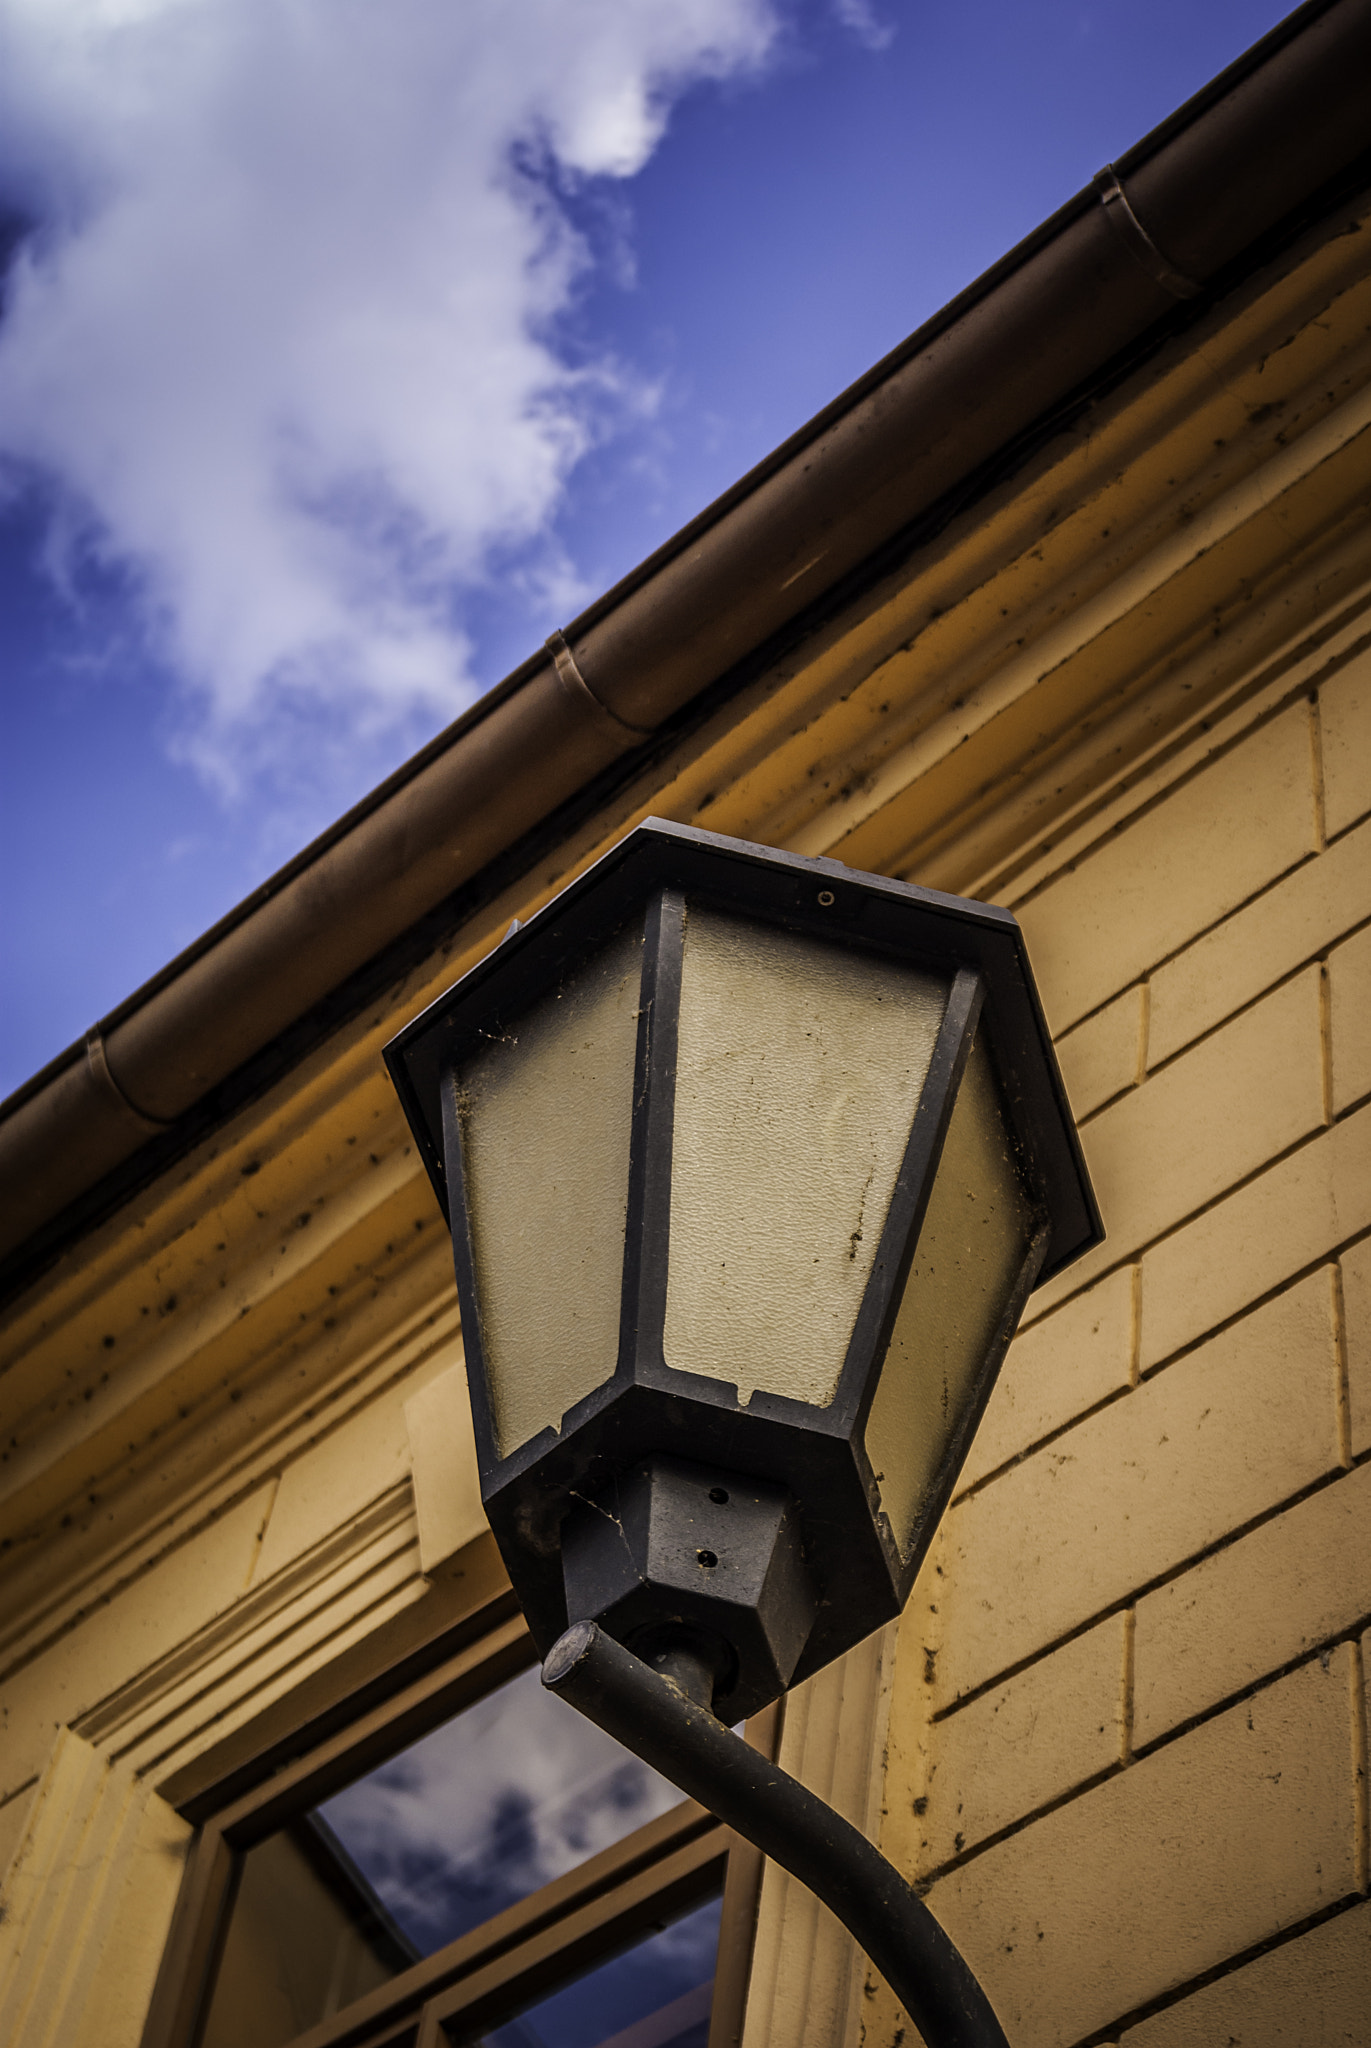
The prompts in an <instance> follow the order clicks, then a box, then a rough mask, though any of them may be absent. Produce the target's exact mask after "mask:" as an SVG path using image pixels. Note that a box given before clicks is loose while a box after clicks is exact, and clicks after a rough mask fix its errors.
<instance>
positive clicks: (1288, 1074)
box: [1043, 967, 1323, 1301]
mask: <svg viewBox="0 0 1371 2048" xmlns="http://www.w3.org/2000/svg"><path fill="white" fill-rule="evenodd" d="M1318 975H1319V970H1318V969H1317V968H1316V967H1311V968H1309V969H1308V970H1307V971H1306V972H1305V973H1304V974H1302V975H1300V976H1299V977H1298V978H1297V979H1296V980H1294V981H1290V982H1287V983H1286V984H1285V986H1284V987H1283V988H1279V989H1277V990H1276V991H1275V992H1274V994H1272V995H1269V996H1267V997H1265V998H1264V999H1263V1001H1261V1002H1260V1003H1257V1004H1255V1005H1254V1006H1253V1008H1252V1009H1250V1010H1244V1011H1243V1013H1242V1015H1241V1016H1239V1017H1235V1018H1234V1019H1233V1021H1232V1022H1231V1023H1229V1024H1226V1025H1225V1026H1224V1028H1223V1029H1222V1031H1216V1032H1215V1033H1214V1035H1213V1037H1212V1038H1206V1039H1204V1040H1203V1041H1202V1042H1201V1043H1200V1044H1199V1045H1197V1046H1194V1047H1193V1048H1192V1049H1191V1051H1189V1052H1187V1053H1183V1054H1182V1056H1181V1057H1180V1059H1178V1060H1175V1061H1173V1063H1172V1064H1171V1065H1170V1066H1169V1067H1164V1068H1163V1069H1162V1071H1161V1072H1160V1073H1159V1074H1152V1075H1150V1076H1149V1078H1148V1079H1147V1081H1146V1082H1145V1083H1144V1084H1143V1086H1142V1087H1141V1088H1135V1089H1133V1090H1132V1091H1131V1093H1129V1094H1128V1095H1125V1096H1123V1097H1122V1098H1121V1099H1120V1100H1119V1101H1118V1102H1115V1103H1113V1104H1112V1105H1111V1106H1110V1108H1108V1109H1105V1110H1102V1111H1101V1112H1100V1114H1099V1116H1097V1117H1096V1118H1094V1120H1093V1121H1092V1122H1091V1123H1089V1124H1087V1125H1086V1127H1085V1129H1084V1131H1083V1132H1082V1133H1081V1139H1082V1143H1083V1144H1084V1146H1085V1156H1086V1159H1087V1161H1088V1162H1089V1166H1090V1172H1091V1176H1092V1178H1093V1180H1094V1183H1095V1192H1096V1194H1097V1195H1098V1196H1099V1200H1100V1208H1101V1210H1102V1211H1103V1214H1104V1222H1105V1229H1106V1231H1107V1232H1108V1239H1107V1242H1106V1243H1104V1244H1102V1245H1101V1246H1100V1247H1099V1249H1098V1250H1097V1251H1094V1252H1091V1253H1089V1254H1088V1255H1087V1256H1086V1258H1084V1259H1083V1260H1081V1261H1080V1263H1079V1264H1078V1265H1076V1266H1073V1267H1070V1268H1068V1270H1067V1271H1066V1272H1065V1273H1063V1274H1062V1275H1061V1277H1060V1279H1057V1280H1052V1281H1049V1282H1048V1284H1047V1286H1046V1287H1045V1288H1044V1289H1043V1298H1044V1300H1045V1301H1051V1300H1053V1299H1054V1298H1057V1299H1060V1297H1061V1296H1062V1295H1064V1294H1066V1293H1067V1292H1069V1291H1071V1290H1074V1289H1075V1288H1077V1287H1079V1286H1080V1284H1081V1282H1082V1280H1085V1279H1088V1278H1090V1277H1091V1275H1092V1274H1093V1273H1095V1272H1098V1271H1099V1270H1100V1269H1101V1268H1102V1267H1104V1266H1107V1265H1114V1264H1116V1263H1117V1261H1118V1260H1119V1259H1120V1258H1122V1257H1127V1256H1128V1255H1129V1254H1130V1253H1132V1252H1135V1251H1138V1250H1140V1249H1141V1248H1142V1246H1143V1245H1145V1244H1148V1243H1149V1242H1150V1241H1151V1240H1152V1239H1153V1238H1155V1237H1158V1236H1159V1235H1160V1234H1161V1232H1162V1231H1164V1230H1169V1229H1171V1228H1172V1227H1173V1226H1174V1225H1175V1224H1177V1223H1179V1222H1181V1221H1182V1219H1183V1218H1184V1217H1186V1216H1189V1215H1193V1214H1194V1213H1195V1212H1196V1211H1197V1210H1199V1209H1202V1208H1204V1207H1205V1205H1206V1204H1207V1203H1209V1202H1212V1201H1213V1200H1214V1199H1215V1198H1216V1197H1217V1196H1219V1195H1221V1194H1223V1193H1224V1192H1225V1191H1226V1190H1227V1189H1229V1188H1231V1187H1232V1186H1234V1184H1235V1183H1236V1182H1238V1181H1240V1180H1244V1179H1245V1178H1246V1177H1247V1176H1248V1175H1249V1174H1251V1173H1255V1172H1257V1171H1258V1170H1259V1168H1261V1167H1262V1166H1263V1165H1264V1164H1265V1163H1266V1161H1267V1160H1269V1159H1272V1158H1274V1157H1275V1156H1276V1155H1277V1154H1278V1153H1280V1152H1283V1151H1285V1150H1286V1148H1287V1147H1288V1146H1291V1145H1293V1144H1295V1143H1296V1141H1297V1140H1298V1139H1300V1138H1302V1137H1304V1136H1306V1135H1307V1134H1308V1133H1309V1132H1310V1131H1313V1130H1317V1129H1318V1127H1319V1125H1320V1124H1321V1123H1322V1122H1323V1069H1322V1059H1323V1051H1322V1038H1321V1029H1320V1020H1319V983H1318Z"/></svg>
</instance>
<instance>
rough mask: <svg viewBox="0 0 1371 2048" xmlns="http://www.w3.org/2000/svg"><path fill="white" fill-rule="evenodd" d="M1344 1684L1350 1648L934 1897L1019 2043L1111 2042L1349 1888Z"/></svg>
mask: <svg viewBox="0 0 1371 2048" xmlns="http://www.w3.org/2000/svg"><path fill="white" fill-rule="evenodd" d="M1350 1682H1351V1651H1350V1649H1349V1648H1348V1646H1346V1645H1344V1646H1342V1647H1341V1648H1340V1649H1338V1650H1337V1651H1335V1652H1334V1654H1333V1656H1332V1657H1331V1658H1330V1659H1329V1663H1328V1668H1327V1669H1326V1670H1325V1669H1324V1668H1323V1666H1322V1665H1321V1663H1320V1662H1319V1660H1318V1659H1317V1658H1316V1659H1315V1660H1314V1662H1313V1663H1312V1664H1308V1665H1305V1666H1303V1667H1302V1668H1301V1669H1300V1670H1299V1671H1296V1672H1293V1673H1291V1675H1290V1676H1289V1677H1288V1678H1285V1679H1282V1680H1281V1681H1279V1682H1278V1683H1277V1684H1275V1685H1272V1686H1270V1687H1268V1688H1267V1689H1266V1690H1265V1691H1263V1692H1260V1693H1258V1694H1256V1695H1255V1696H1254V1697H1253V1698H1252V1699H1250V1700H1244V1701H1242V1702H1241V1703H1240V1704H1239V1705H1238V1706H1236V1707H1233V1708H1230V1709H1229V1711H1228V1712H1227V1713H1225V1714H1220V1715H1217V1716H1216V1717H1215V1718H1214V1719H1213V1720H1212V1721H1207V1722H1205V1723H1203V1724H1202V1725H1201V1726H1200V1727H1199V1728H1196V1729H1194V1730H1192V1731H1191V1733H1190V1734H1188V1735H1185V1736H1182V1737H1181V1738H1179V1739H1178V1740H1177V1741H1175V1742H1171V1743H1167V1744H1166V1745H1165V1747H1164V1748H1162V1749H1159V1750H1155V1751H1154V1752H1153V1754H1152V1755H1151V1756H1150V1757H1147V1758H1145V1759H1144V1760H1143V1761H1142V1762H1141V1763H1138V1764H1135V1765H1133V1766H1132V1767H1131V1768H1130V1769H1129V1770H1126V1771H1123V1772H1122V1773H1121V1774H1120V1775H1119V1776H1118V1777H1115V1778H1111V1779H1108V1780H1106V1782H1105V1783H1104V1784H1103V1785H1098V1786H1096V1787H1095V1788H1094V1790H1093V1791H1090V1792H1087V1793H1085V1794H1084V1795H1083V1796H1082V1797H1081V1798H1079V1799H1074V1800H1072V1801H1070V1803H1069V1804H1068V1805H1066V1806H1063V1807H1060V1808H1058V1809H1057V1811H1056V1812H1054V1813H1051V1814H1048V1815H1046V1816H1045V1817H1044V1818H1043V1819H1042V1820H1039V1821H1036V1822H1034V1823H1033V1824H1031V1825H1030V1826H1029V1827H1027V1828H1025V1829H1023V1830H1022V1831H1021V1832H1020V1833H1018V1834H1016V1835H1011V1836H1010V1837H1009V1838H1008V1840H1006V1841H1004V1842H1001V1843H999V1844H997V1845H996V1846H995V1847H994V1848H992V1849H988V1850H986V1852H985V1854H984V1855H982V1856H978V1857H976V1858H974V1859H973V1860H972V1861H971V1862H970V1863H968V1864H966V1865H964V1866H963V1867H962V1868H961V1869H959V1870H956V1871H954V1872H951V1873H949V1875H948V1876H947V1877H946V1878H944V1879H943V1880H942V1881H941V1882H940V1883H938V1884H936V1885H935V1886H934V1887H933V1889H932V1891H931V1892H930V1894H929V1904H930V1905H931V1906H932V1908H933V1910H934V1912H935V1913H936V1914H937V1915H938V1918H939V1919H940V1920H941V1921H942V1923H943V1925H944V1926H945V1927H946V1928H947V1931H948V1933H949V1934H950V1935H951V1936H952V1938H953V1940H954V1941H955V1942H957V1944H958V1945H959V1946H960V1947H961V1948H962V1949H963V1951H964V1953H965V1955H966V1957H967V1960H968V1962H969V1963H970V1964H971V1966H972V1968H973V1969H974V1970H975V1971H976V1972H977V1974H978V1975H979V1976H980V1978H981V1980H982V1982H983V1983H984V1985H985V1988H986V1990H987V1991H988V1993H989V1994H990V1997H991V1999H992V2001H993V2002H994V2005H995V2008H996V2011H997V2012H998V2013H999V2015H1000V2018H1001V2020H1002V2021H1003V2023H1004V2027H1005V2031H1006V2033H1007V2034H1008V2036H1009V2038H1010V2040H1011V2041H1012V2042H1013V2043H1014V2048H1055V2044H1065V2043H1068V2042H1074V2041H1079V2040H1080V2039H1081V2038H1082V2037H1083V2036H1085V2035H1089V2034H1093V2033H1095V2032H1096V2031H1097V2030H1100V2031H1103V2030H1104V2029H1105V2028H1107V2027H1108V2026H1109V2025H1110V2024H1111V2023H1113V2022H1115V2021H1117V2020H1119V2019H1121V2018H1122V2017H1123V2016H1124V2015H1125V2014H1127V2013H1130V2012H1136V2011H1137V2009H1138V2007H1139V2006H1141V2005H1145V2004H1146V2003H1148V2002H1149V2001H1150V2000H1152V1999H1154V1998H1159V1997H1161V1996H1162V1995H1163V1994H1165V1993H1166V1992H1168V1991H1170V1990H1173V1989H1175V1988H1177V1987H1179V1986H1180V1985H1182V1984H1185V1983H1187V1982H1189V1981H1190V1979H1191V1978H1193V1977H1196V1976H1198V1975H1199V1974H1200V1973H1201V1972H1203V1971H1206V1970H1210V1969H1213V1968H1215V1967H1216V1966H1217V1965H1218V1964H1220V1963H1222V1962H1224V1961H1225V1960H1226V1959H1227V1958H1228V1957H1229V1956H1231V1955H1234V1954H1239V1953H1241V1952H1242V1951H1243V1950H1244V1949H1247V1948H1250V1947H1254V1946H1255V1945H1256V1944H1257V1943H1258V1942H1261V1941H1266V1940H1269V1939H1270V1938H1271V1937H1272V1936H1273V1935H1276V1934H1279V1933H1280V1932H1281V1931H1282V1930H1283V1929H1284V1928H1286V1927H1290V1926H1292V1925H1294V1924H1297V1923H1298V1922H1299V1921H1301V1920H1303V1919H1305V1918H1307V1917H1308V1916H1310V1915H1311V1914H1314V1913H1317V1912H1319V1911H1321V1910H1323V1909H1324V1908H1325V1907H1328V1906H1331V1905H1333V1904H1334V1903H1335V1902H1336V1901H1337V1900H1339V1899H1342V1898H1346V1897H1347V1896H1348V1895H1349V1894H1350V1893H1351V1892H1352V1891H1353V1890H1354V1889H1355V1886H1356V1882H1357V1873H1356V1854H1355V1843H1354V1834H1355V1827H1356V1808H1355V1798H1354V1792H1353V1781H1352V1771H1351V1767H1350V1752H1351V1731H1350V1719H1351V1717H1350V1714H1349V1710H1348V1707H1349V1692H1350ZM1288 2038H1291V2039H1293V2040H1294V2041H1302V2039H1303V2037H1302V2036H1300V2035H1298V2034H1296V2035H1294V2036H1293V2037H1288Z"/></svg>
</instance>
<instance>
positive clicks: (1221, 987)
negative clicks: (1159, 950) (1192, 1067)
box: [1147, 825, 1371, 1066]
mask: <svg viewBox="0 0 1371 2048" xmlns="http://www.w3.org/2000/svg"><path fill="white" fill-rule="evenodd" d="M1368 916H1371V825H1363V826H1362V827H1361V828H1360V829H1359V830H1358V831H1356V832H1350V833H1349V834H1348V835H1347V837H1346V838H1345V839H1340V840H1339V841H1338V842H1337V843H1336V844H1335V845H1334V846H1332V847H1330V849H1329V850H1328V852H1327V853H1323V854H1320V855H1319V856H1318V857H1317V859H1314V860H1309V861H1306V862H1305V863H1304V865H1303V867H1298V868H1296V869H1295V872H1294V873H1293V874H1291V875H1287V876H1286V877H1285V878H1284V880H1283V881H1280V882H1277V883H1276V884H1275V886H1274V887H1273V888H1270V889H1268V890H1266V891H1265V892H1264V893H1263V894H1262V895H1260V896H1259V897H1258V898H1257V899H1256V901H1255V903H1249V904H1247V905H1246V906H1245V908H1244V909H1242V910H1239V911H1237V912H1235V914H1234V915H1233V916H1232V917H1230V918H1226V919H1225V920H1224V922H1223V923H1222V924H1221V925H1217V926H1216V927H1215V929H1214V930H1213V931H1211V932H1206V933H1205V935H1204V937H1203V938H1201V939H1196V941H1195V943H1194V945H1193V946H1187V947H1186V949H1185V951H1184V952H1183V953H1178V954H1177V955H1176V958H1175V959H1174V960H1168V961H1167V962H1166V964H1165V966H1163V967H1159V968H1158V969H1157V971H1156V973H1155V974H1154V975H1153V976H1152V980H1151V984H1150V987H1149V991H1148V999H1149V1015H1148V1023H1147V1056H1148V1061H1149V1063H1150V1064H1151V1065H1152V1066H1157V1065H1159V1064H1160V1063H1161V1061H1163V1060H1167V1059H1170V1058H1171V1057H1172V1055H1173V1054H1174V1053H1177V1052H1179V1051H1180V1050H1181V1048H1182V1047H1183V1046H1186V1045H1189V1043H1190V1041H1191V1040H1192V1039H1193V1038H1198V1037H1199V1036H1200V1034H1201V1033H1202V1032H1205V1031H1209V1030H1212V1029H1213V1027H1214V1026H1215V1025H1216V1024H1221V1023H1222V1022H1223V1020H1224V1018H1225V1017H1231V1016H1232V1014H1233V1012H1234V1011H1235V1010H1238V1009H1241V1008H1242V1006H1243V1004H1244V1003H1250V1002H1251V1001H1252V1000H1253V998H1254V997H1256V996H1259V995H1261V994H1262V992H1263V991H1264V990H1265V989H1268V988H1271V987H1272V986H1273V985H1274V984H1275V983H1276V982H1278V981H1280V980H1281V979H1282V978H1283V977H1284V976H1285V975H1287V974H1289V973H1291V972H1292V971H1293V969H1295V968H1297V967H1302V966H1303V965H1304V963H1305V961H1307V960H1312V959H1314V958H1316V957H1317V955H1318V954H1319V953H1321V952H1322V951H1323V950H1324V948H1325V947H1326V946H1329V945H1331V944H1332V943H1333V941H1334V940H1335V939H1338V938H1341V936H1342V934H1343V933H1344V932H1346V931H1350V930H1351V928H1352V926H1353V925H1354V924H1359V923H1360V922H1361V920H1362V919H1363V918H1364V917H1368Z"/></svg>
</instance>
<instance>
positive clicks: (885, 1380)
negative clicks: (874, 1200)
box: [866, 1037, 1036, 1557]
mask: <svg viewBox="0 0 1371 2048" xmlns="http://www.w3.org/2000/svg"><path fill="white" fill-rule="evenodd" d="M1035 1223H1036V1217H1035V1214H1034V1210H1033V1207H1032V1205H1031V1203H1030V1201H1029V1199H1028V1194H1027V1191H1026V1189H1025V1187H1024V1183H1023V1177H1022V1173H1021V1171H1020V1167H1019V1163H1018V1159H1017V1157H1016V1155H1015V1151H1014V1147H1013V1144H1012V1142H1011V1140H1010V1137H1009V1131H1008V1126H1007V1122H1006V1119H1005V1114H1004V1109H1003V1106H1002V1104H1001V1101H1000V1092H999V1089H998V1087H997V1086H996V1082H995V1077H994V1074H993V1072H992V1070H991V1065H990V1058H989V1055H988V1053H987V1052H986V1049H985V1044H984V1041H983V1039H981V1038H979V1037H978V1038H977V1040H976V1042H975V1044H974V1045H973V1046H972V1049H971V1053H970V1056H969V1058H968V1060H967V1063H966V1067H965V1069H964V1071H963V1074H962V1082H961V1086H960V1088H959V1089H958V1092H957V1100H956V1102H955V1103H954V1104H953V1107H952V1115H951V1118H950V1120H949V1122H948V1128H947V1135H946V1137H945V1139H944V1141H943V1149H942V1156H941V1158H940V1159H939V1161H938V1166H937V1170H936V1173H935V1176H934V1181H933V1192H932V1194H931V1196H930V1198H929V1203H928V1208H927V1210H926V1211H925V1213H924V1220H923V1226H922V1228H921V1230H920V1232H919V1241H918V1244H917V1245H916V1247H915V1251H914V1260H913V1263H912V1265H911V1266H910V1269H909V1278H908V1280H907V1281H906V1283H905V1289H904V1294H903V1295H902V1297H901V1300H900V1307H899V1311H898V1313H897V1315H896V1319H895V1328H894V1332H893V1335H892V1336H891V1340H890V1348H889V1350H888V1351H887V1352H886V1356H885V1364H884V1366H883V1368H882V1371H881V1377H880V1382H879V1384H878V1386H877V1389H876V1394H875V1398H874V1400H873V1401H872V1404H871V1411H870V1414H869V1415H868V1417H867V1425H866V1452H867V1456H868V1457H869V1458H870V1460H871V1469H872V1471H873V1472H874V1474H875V1476H876V1483H877V1486H878V1488H879V1491H880V1500H881V1506H882V1508H883V1509H884V1510H885V1513H886V1515H887V1516H888V1518H889V1521H890V1528H891V1533H892V1535H893V1536H894V1538H895V1541H896V1543H897V1544H898V1546H899V1549H900V1553H901V1555H902V1556H904V1557H908V1556H909V1555H910V1553H911V1551H912V1549H913V1546H914V1540H915V1537H916V1535H917V1533H918V1528H919V1523H920V1518H921V1515H922V1512H923V1509H924V1504H925V1502H926V1501H927V1499H928V1497H929V1494H930V1493H931V1491H932V1490H933V1488H934V1486H935V1484H936V1482H937V1479H938V1475H939V1473H940V1471H941V1470H942V1466H943V1461H944V1459H945V1457H946V1456H947V1452H948V1448H949V1446H950V1444H951V1442H952V1438H953V1435H954V1433H955V1431H956V1429H957V1426H958V1424H959V1422H960V1421H961V1419H962V1416H963V1415H964V1413H965V1411H966V1407H967V1404H968V1403H969V1402H970V1401H972V1400H974V1398H975V1395H976V1391H977V1388H978V1386H979V1383H980V1375H981V1368H982V1367H983V1365H984V1363H985V1359H986V1354H987V1353H988V1351H989V1349H990V1346H991V1343H992V1342H993V1340H994V1337H995V1333H996V1331H997V1329H998V1328H999V1325H1000V1320H1001V1318H1002V1317H1003V1315H1004V1312H1005V1310H1006V1309H1007V1307H1008V1306H1009V1300H1010V1296H1011V1295H1012V1294H1013V1292H1014V1288H1015V1285H1016V1283H1017V1281H1018V1278H1019V1275H1020V1273H1021V1272H1022V1270H1023V1263H1024V1260H1025V1259H1026V1258H1027V1256H1028V1250H1029V1246H1030V1244H1031V1243H1032V1240H1033V1234H1034V1228H1035Z"/></svg>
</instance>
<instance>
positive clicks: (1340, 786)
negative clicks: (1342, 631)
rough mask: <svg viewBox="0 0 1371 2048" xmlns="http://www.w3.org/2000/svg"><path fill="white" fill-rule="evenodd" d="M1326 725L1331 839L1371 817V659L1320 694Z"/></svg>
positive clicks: (1325, 783)
mask: <svg viewBox="0 0 1371 2048" xmlns="http://www.w3.org/2000/svg"><path fill="white" fill-rule="evenodd" d="M1319 712H1320V717H1321V721H1322V724H1323V806H1324V819H1325V822H1326V826H1327V830H1328V832H1329V835H1330V836H1331V835H1332V834H1333V833H1334V832H1341V831H1343V830H1345V828H1346V827H1347V826H1348V825H1350V824H1351V823H1352V822H1353V820H1354V819H1356V818H1360V817H1363V816H1364V815H1365V814H1366V812H1367V811H1371V653H1366V652H1363V653H1362V654H1359V655H1358V656H1357V659H1356V660H1355V661H1354V662H1351V663H1349V664H1348V666H1347V667H1346V668H1345V669H1344V670H1343V671H1342V674H1341V675H1339V676H1335V677H1334V678H1333V680H1332V682H1331V683H1326V684H1325V685H1324V687H1323V689H1322V690H1321V691H1320V692H1319Z"/></svg>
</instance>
